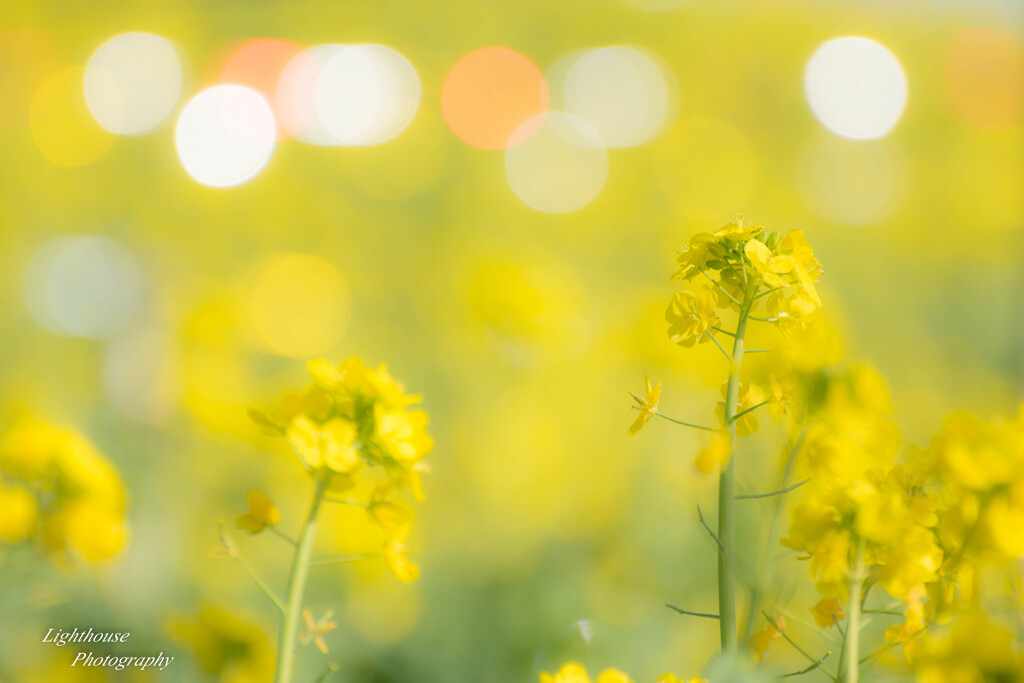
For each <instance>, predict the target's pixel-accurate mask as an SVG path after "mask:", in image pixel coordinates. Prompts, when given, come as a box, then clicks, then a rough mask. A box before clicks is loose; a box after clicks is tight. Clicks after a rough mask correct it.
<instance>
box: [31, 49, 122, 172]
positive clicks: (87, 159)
mask: <svg viewBox="0 0 1024 683" xmlns="http://www.w3.org/2000/svg"><path fill="white" fill-rule="evenodd" d="M84 73H85V70H84V69H83V68H81V67H68V68H66V69H61V70H60V71H58V72H56V73H54V74H52V75H51V76H50V77H49V78H47V79H46V80H45V81H43V82H42V83H41V84H40V85H39V88H37V89H36V92H35V95H34V96H33V97H32V103H31V105H30V106H29V129H30V130H31V132H32V139H33V140H34V141H35V143H36V147H38V148H39V151H40V152H42V153H43V156H45V157H46V158H47V159H49V160H50V162H52V163H54V164H56V165H57V166H83V165H85V164H88V163H91V162H93V161H95V160H96V159H98V158H100V157H101V156H103V155H104V154H106V153H107V151H108V150H109V149H110V148H111V147H112V146H113V144H114V140H116V137H115V136H114V135H112V134H110V133H109V132H107V131H105V130H103V129H102V128H100V127H99V126H97V125H96V122H95V121H94V120H93V118H92V114H91V113H90V112H89V108H88V107H87V106H86V104H85V97H84V96H83V95H82V78H83V76H84Z"/></svg>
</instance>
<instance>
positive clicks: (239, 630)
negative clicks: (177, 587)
mask: <svg viewBox="0 0 1024 683" xmlns="http://www.w3.org/2000/svg"><path fill="white" fill-rule="evenodd" d="M166 629H167V633H168V634H169V635H170V636H171V638H172V639H173V641H174V642H175V644H177V645H178V646H179V647H181V648H182V649H185V650H187V651H188V652H190V653H191V654H192V656H193V657H194V658H195V661H196V664H198V666H199V668H200V670H202V671H203V672H204V673H206V674H209V675H212V676H216V679H217V680H218V681H224V683H250V682H251V681H266V680H270V679H271V678H272V677H273V675H274V648H273V647H271V645H270V639H269V638H268V637H267V634H266V633H265V632H263V631H262V630H261V629H259V628H258V627H257V626H254V625H253V623H252V620H244V619H240V618H238V617H236V616H234V615H233V614H231V613H230V612H228V611H226V610H223V609H219V608H216V607H211V606H204V607H203V608H202V609H201V610H200V611H199V612H198V613H197V614H195V615H194V616H189V617H184V616H182V617H174V618H171V619H169V620H168V621H167V624H166Z"/></svg>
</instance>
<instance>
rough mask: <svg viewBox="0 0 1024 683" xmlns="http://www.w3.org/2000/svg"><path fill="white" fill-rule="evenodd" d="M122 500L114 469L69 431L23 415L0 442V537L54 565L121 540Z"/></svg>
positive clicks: (107, 554)
mask: <svg viewBox="0 0 1024 683" xmlns="http://www.w3.org/2000/svg"><path fill="white" fill-rule="evenodd" d="M126 503H127V496H126V494H125V488H124V484H123V483H122V481H121V477H120V475H119V474H118V472H117V470H116V469H115V468H114V466H113V465H112V464H111V463H110V462H109V461H108V460H107V459H106V458H104V457H103V456H102V455H101V454H100V453H99V451H97V450H96V447H95V446H93V445H92V443H90V442H89V440H88V439H86V438H85V437H84V436H83V435H82V434H80V433H79V432H77V431H75V430H74V429H71V428H69V427H63V426H59V425H56V424H53V423H51V422H47V421H45V420H42V419H38V418H32V417H30V418H24V419H21V420H20V421H18V422H17V423H16V424H15V425H14V426H13V427H12V428H11V429H10V431H8V432H7V434H6V435H4V437H3V439H2V440H0V542H2V543H4V544H7V545H19V544H23V543H32V544H34V545H35V546H36V547H38V548H39V549H40V550H41V551H42V552H43V553H44V554H45V555H46V556H47V557H48V558H50V559H51V561H53V562H54V563H55V564H57V565H58V566H66V565H67V564H68V563H69V562H71V560H72V558H73V557H78V558H81V559H84V560H86V561H88V562H99V561H101V560H105V559H108V558H111V557H113V556H115V555H117V554H118V553H119V552H120V551H121V550H122V549H123V548H124V546H125V544H126V543H127V540H128V524H127V522H126V521H125V507H126Z"/></svg>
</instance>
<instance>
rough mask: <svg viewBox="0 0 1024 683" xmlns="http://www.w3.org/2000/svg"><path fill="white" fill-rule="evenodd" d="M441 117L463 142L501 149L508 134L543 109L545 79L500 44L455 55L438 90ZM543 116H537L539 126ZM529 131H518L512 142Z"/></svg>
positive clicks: (547, 98) (546, 98) (546, 101)
mask: <svg viewBox="0 0 1024 683" xmlns="http://www.w3.org/2000/svg"><path fill="white" fill-rule="evenodd" d="M441 99H442V104H443V107H444V118H445V120H446V121H447V122H448V126H449V127H450V128H451V129H452V131H453V132H454V133H455V134H456V135H458V136H459V137H460V138H461V139H462V140H463V141H465V142H467V143H469V144H471V145H473V146H474V147H481V148H483V149H505V148H506V147H507V146H508V144H509V140H511V138H512V134H513V133H515V132H516V130H517V129H519V127H520V126H521V125H522V124H523V123H525V122H526V121H528V120H530V119H532V118H534V117H536V116H538V115H540V114H543V113H545V112H546V111H547V109H548V104H549V102H550V94H549V92H548V84H547V81H545V80H544V74H543V73H541V71H540V69H538V68H537V65H536V64H534V63H533V62H531V61H530V60H529V59H528V58H527V57H525V56H524V55H522V54H520V53H518V52H516V51H515V50H510V49H509V48H505V47H485V48H483V49H480V50H477V51H476V52H471V53H470V54H468V55H466V56H465V57H463V58H462V59H460V60H459V61H458V62H457V63H456V64H455V66H454V67H452V70H451V71H450V72H449V73H448V77H447V78H446V79H445V82H444V89H443V91H442V93H441ZM541 123H543V119H538V123H537V124H536V125H537V127H538V128H539V127H540V125H541ZM527 137H529V135H526V134H524V131H520V133H519V135H517V136H516V141H517V142H522V141H524V140H525V139H526V138H527Z"/></svg>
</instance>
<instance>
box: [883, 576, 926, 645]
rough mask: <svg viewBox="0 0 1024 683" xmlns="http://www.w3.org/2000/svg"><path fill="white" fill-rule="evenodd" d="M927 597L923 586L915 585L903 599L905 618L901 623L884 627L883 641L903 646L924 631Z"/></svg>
mask: <svg viewBox="0 0 1024 683" xmlns="http://www.w3.org/2000/svg"><path fill="white" fill-rule="evenodd" d="M926 597H927V594H926V592H925V589H924V586H915V587H914V589H913V590H911V591H910V592H909V593H908V595H907V597H905V598H904V599H903V602H904V604H905V605H906V608H905V611H904V613H905V614H906V619H905V620H904V621H903V623H902V624H896V625H893V626H889V627H888V628H886V629H885V642H887V643H902V644H903V645H904V646H905V645H907V644H908V643H910V642H911V641H913V640H914V639H916V638H917V637H918V636H920V635H921V634H922V633H923V632H924V627H925V615H924V604H923V603H924V599H925V598H926Z"/></svg>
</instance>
